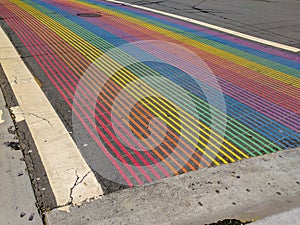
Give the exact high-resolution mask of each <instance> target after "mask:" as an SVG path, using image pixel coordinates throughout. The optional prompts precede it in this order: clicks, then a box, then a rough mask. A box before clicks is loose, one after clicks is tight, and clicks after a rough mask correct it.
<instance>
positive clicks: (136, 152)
mask: <svg viewBox="0 0 300 225" xmlns="http://www.w3.org/2000/svg"><path fill="white" fill-rule="evenodd" d="M45 29H47V27H43V30H45ZM54 36H55V35H54ZM70 47H71V46H70ZM51 53H53V54H54V52H52V51H51ZM57 66H58V67H59V68H61V67H60V64H58V65H57ZM65 69H67V71H64V73H63V74H66V75H68V74H69V73H70V74H72V75H73V73H72V71H71V70H70V69H69V68H68V67H66V68H65ZM66 72H67V73H66ZM68 77H69V76H68ZM73 77H75V79H76V80H78V79H79V78H77V77H76V76H74V75H73ZM63 78H64V77H63ZM69 78H70V77H69ZM70 80H71V81H73V80H72V79H71V78H70ZM64 81H65V82H68V81H67V80H66V79H64ZM73 84H74V85H75V86H76V85H77V83H76V82H74V81H73ZM73 91H74V89H73ZM86 91H88V92H89V94H90V96H92V93H91V92H90V91H89V90H88V89H86ZM89 101H90V100H89ZM90 103H91V104H92V103H93V102H91V101H90ZM103 108H104V109H105V110H106V112H108V111H107V109H106V108H105V107H103ZM97 111H98V112H99V113H100V114H101V115H102V116H103V118H104V119H106V121H107V122H108V123H109V124H111V121H109V120H108V119H107V118H106V117H104V115H103V112H102V111H100V110H99V109H98V108H97ZM97 121H98V122H99V118H97ZM117 122H118V121H117ZM118 124H120V123H119V122H118ZM104 128H106V127H105V126H104ZM123 130H124V131H125V132H126V133H127V134H128V132H127V130H126V129H123ZM108 133H110V132H108ZM117 133H119V135H120V136H121V137H123V140H124V142H125V143H127V144H128V145H129V146H131V143H129V142H128V140H127V139H126V138H125V137H124V136H123V135H122V134H121V133H120V132H119V131H117ZM136 144H137V145H138V146H139V147H140V148H141V149H143V150H144V152H145V153H146V154H147V156H148V157H149V158H150V159H151V160H152V161H153V162H154V164H157V165H158V167H159V168H160V169H161V171H162V172H163V173H164V174H165V175H166V176H169V174H168V172H167V171H165V169H164V168H163V167H162V166H161V165H159V164H158V162H157V161H156V159H154V157H153V156H152V155H151V154H150V153H149V152H148V151H146V150H145V149H144V148H143V147H142V146H141V145H140V143H136ZM131 148H132V149H133V151H134V153H135V154H136V155H138V157H139V158H140V159H141V160H142V161H143V162H144V163H145V165H146V166H148V168H149V169H150V170H151V171H152V172H153V174H154V175H155V176H156V177H157V178H158V179H161V178H160V176H159V175H158V174H157V172H156V171H155V170H154V168H153V167H152V166H150V165H149V163H148V162H147V161H146V160H145V159H144V158H143V157H142V156H141V154H140V153H139V152H138V151H136V150H135V149H134V148H133V147H132V146H131ZM128 154H129V153H128ZM129 158H131V159H133V158H132V157H131V155H130V157H129Z"/></svg>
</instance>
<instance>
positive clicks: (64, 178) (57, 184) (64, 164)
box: [0, 29, 103, 206]
mask: <svg viewBox="0 0 300 225" xmlns="http://www.w3.org/2000/svg"><path fill="white" fill-rule="evenodd" d="M0 43H1V44H0V52H1V54H0V63H1V65H2V68H3V70H4V73H5V74H6V76H7V79H8V81H9V83H10V85H11V87H12V90H13V92H14V94H15V96H16V99H17V101H18V103H19V108H18V110H17V111H18V114H22V115H23V116H24V118H25V121H26V123H27V125H28V127H29V129H30V132H31V135H32V137H33V139H34V141H35V144H36V147H37V149H38V152H39V155H40V157H41V160H42V163H43V165H44V167H45V170H46V173H47V176H48V179H49V182H50V186H51V188H52V191H53V193H54V196H55V199H56V202H57V204H58V206H64V205H66V204H69V203H70V201H71V198H70V193H71V190H72V199H73V201H72V203H73V204H80V202H82V201H85V200H88V199H90V198H98V197H100V196H101V195H102V194H103V191H102V189H101V186H100V184H99V182H98V181H97V179H96V177H95V175H94V174H93V172H92V171H91V169H90V167H89V166H88V165H87V163H86V162H85V160H84V159H83V157H82V155H81V153H80V151H79V149H78V148H77V146H76V144H75V143H74V141H73V140H72V138H71V137H70V134H69V133H68V131H67V130H66V128H65V127H64V125H63V123H62V122H61V120H60V118H59V117H58V115H57V114H56V112H55V110H54V109H53V108H52V106H51V104H50V103H49V101H48V99H47V98H46V96H45V95H44V93H43V92H42V90H41V89H40V87H39V86H38V84H37V83H36V81H35V79H34V77H33V75H32V74H31V73H30V71H29V70H28V68H27V67H26V65H25V64H24V62H23V61H22V59H21V58H20V56H19V54H18V53H17V51H16V49H15V48H14V46H13V45H12V44H11V42H10V41H9V39H8V37H7V36H6V34H5V33H4V31H3V30H2V29H0ZM18 118H20V117H18ZM21 118H22V117H21ZM83 179H84V180H83ZM81 180H83V182H78V181H81Z"/></svg>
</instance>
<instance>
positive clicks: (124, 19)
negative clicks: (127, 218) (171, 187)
mask: <svg viewBox="0 0 300 225" xmlns="http://www.w3.org/2000/svg"><path fill="white" fill-rule="evenodd" d="M0 16H1V17H2V18H3V19H4V21H5V22H6V24H7V25H8V26H9V27H10V28H11V29H12V30H13V31H14V32H15V33H16V35H17V36H18V38H19V39H20V40H21V41H22V43H23V44H24V46H25V47H26V48H27V49H28V51H29V52H30V53H31V55H32V56H33V58H34V60H35V61H36V63H37V64H38V65H39V66H40V68H41V70H43V72H44V73H45V74H46V75H47V77H48V79H49V80H50V81H51V82H52V84H53V85H54V86H55V88H56V90H57V91H58V92H59V94H60V95H61V97H62V99H63V100H64V102H65V103H66V104H67V105H68V106H69V107H70V108H71V109H72V111H73V115H74V117H73V118H74V120H73V123H74V124H77V123H76V121H79V122H78V128H80V129H81V130H84V131H78V132H79V133H80V132H83V133H85V132H86V135H83V136H84V137H86V139H84V140H82V138H81V137H75V139H76V141H77V143H78V145H79V146H80V145H81V144H83V143H85V142H86V141H87V140H89V142H88V146H86V148H82V149H81V151H82V154H83V155H84V157H85V159H86V160H87V162H88V163H89V164H90V166H91V167H92V168H93V169H94V170H95V171H96V172H98V173H99V174H100V175H102V176H104V177H105V178H108V179H109V180H113V181H116V182H118V183H123V184H125V185H129V186H133V185H142V184H144V183H148V182H152V181H155V180H160V179H162V178H164V177H169V176H172V175H176V174H180V173H185V172H188V171H191V170H196V169H198V168H204V167H208V166H217V165H220V164H227V163H231V162H235V161H237V160H242V159H243V158H249V157H254V156H258V155H263V154H268V153H271V152H276V151H279V150H284V149H287V148H295V147H298V146H299V145H300V135H299V131H300V57H299V56H297V55H295V54H291V53H287V52H283V51H281V50H278V49H274V48H269V47H265V46H262V45H261V44H257V43H253V42H249V41H246V40H242V39H239V38H236V37H232V36H230V35H227V34H223V33H220V32H217V31H214V30H210V29H207V28H204V27H200V26H196V25H193V24H189V23H187V22H183V21H180V20H176V19H172V18H169V17H165V16H162V15H157V14H153V13H150V12H145V11H142V10H139V9H134V8H131V7H128V6H124V5H120V4H114V3H109V2H105V1H100V0H80V1H75V0H68V1H64V0H51V1H50V0H44V1H40V0H21V1H17V0H11V1H8V0H3V1H1V3H0ZM176 46H177V47H176ZM191 55H193V56H191ZM142 57H143V58H144V60H141V58H142ZM198 59H201V60H202V63H200V64H199V60H198ZM133 62H134V63H133ZM179 64H180V66H178V65H179ZM207 73H210V74H212V75H213V76H207ZM223 103H224V104H223ZM222 105H224V106H225V107H223V108H222ZM74 124H73V127H74ZM74 129H76V127H75V128H74ZM81 142H82V143H81ZM58 151H60V150H58ZM61 151H63V150H61ZM110 166H111V167H110ZM108 168H112V169H111V170H110V169H108ZM103 171H106V172H105V173H104V172H103ZM107 171H108V172H107ZM112 171H114V172H112ZM103 173H104V174H103ZM106 173H107V174H106Z"/></svg>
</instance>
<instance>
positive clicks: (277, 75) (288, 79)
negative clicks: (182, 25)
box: [70, 0, 300, 87]
mask: <svg viewBox="0 0 300 225" xmlns="http://www.w3.org/2000/svg"><path fill="white" fill-rule="evenodd" d="M70 1H71V2H76V1H75V0H70ZM77 3H78V2H77ZM79 4H81V5H85V6H88V7H90V8H96V9H100V10H102V11H104V12H106V13H108V14H111V15H114V16H117V17H119V18H123V19H124V20H127V21H130V22H132V23H135V24H137V25H139V26H143V27H146V28H147V29H150V30H153V31H155V32H157V33H160V34H163V35H165V36H167V37H170V38H172V39H175V40H178V41H181V42H184V43H185V44H188V45H190V46H193V47H196V48H198V49H201V50H203V51H205V52H208V53H211V54H214V55H217V56H219V57H221V58H223V59H226V60H228V61H231V62H234V63H236V64H238V65H241V66H243V67H246V68H248V69H251V70H254V69H253V68H255V69H256V70H259V71H260V73H262V74H265V75H267V76H269V77H272V78H274V79H277V80H279V81H282V82H284V83H287V84H290V83H293V84H294V86H296V87H300V82H299V79H298V78H296V77H293V76H290V75H288V74H285V73H282V72H279V71H277V70H274V69H271V68H269V67H266V66H262V65H260V64H258V63H255V62H252V61H249V60H247V59H244V58H241V57H238V56H236V55H234V54H231V53H228V52H226V51H223V50H220V49H217V48H215V47H212V46H210V45H207V44H204V43H201V42H198V41H196V40H193V39H191V38H188V37H185V36H183V35H180V34H178V33H175V32H172V31H170V30H166V29H164V28H161V27H158V26H155V25H152V24H149V23H147V22H144V21H141V20H139V19H136V18H133V17H130V16H127V15H124V14H121V13H118V12H116V11H112V10H109V9H106V8H102V7H100V6H96V5H92V4H89V3H85V2H80V3H79ZM254 71H255V70H254Z"/></svg>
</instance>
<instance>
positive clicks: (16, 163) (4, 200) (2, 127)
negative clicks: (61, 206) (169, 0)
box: [0, 89, 43, 225]
mask: <svg viewBox="0 0 300 225" xmlns="http://www.w3.org/2000/svg"><path fill="white" fill-rule="evenodd" d="M5 105H6V103H5V100H4V98H3V95H2V91H1V89H0V139H1V143H0V177H1V181H0V193H1V198H0V203H1V204H0V224H1V225H8V224H11V225H20V224H22V225H27V224H32V225H41V224H43V222H42V219H41V217H40V215H39V213H38V210H37V208H36V206H35V197H34V194H33V190H32V187H31V183H30V179H29V176H28V174H27V171H26V164H25V162H24V161H23V154H22V151H21V150H19V144H18V139H17V137H16V135H15V127H14V124H13V121H12V119H11V116H10V114H9V111H8V109H7V108H6V107H5Z"/></svg>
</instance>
